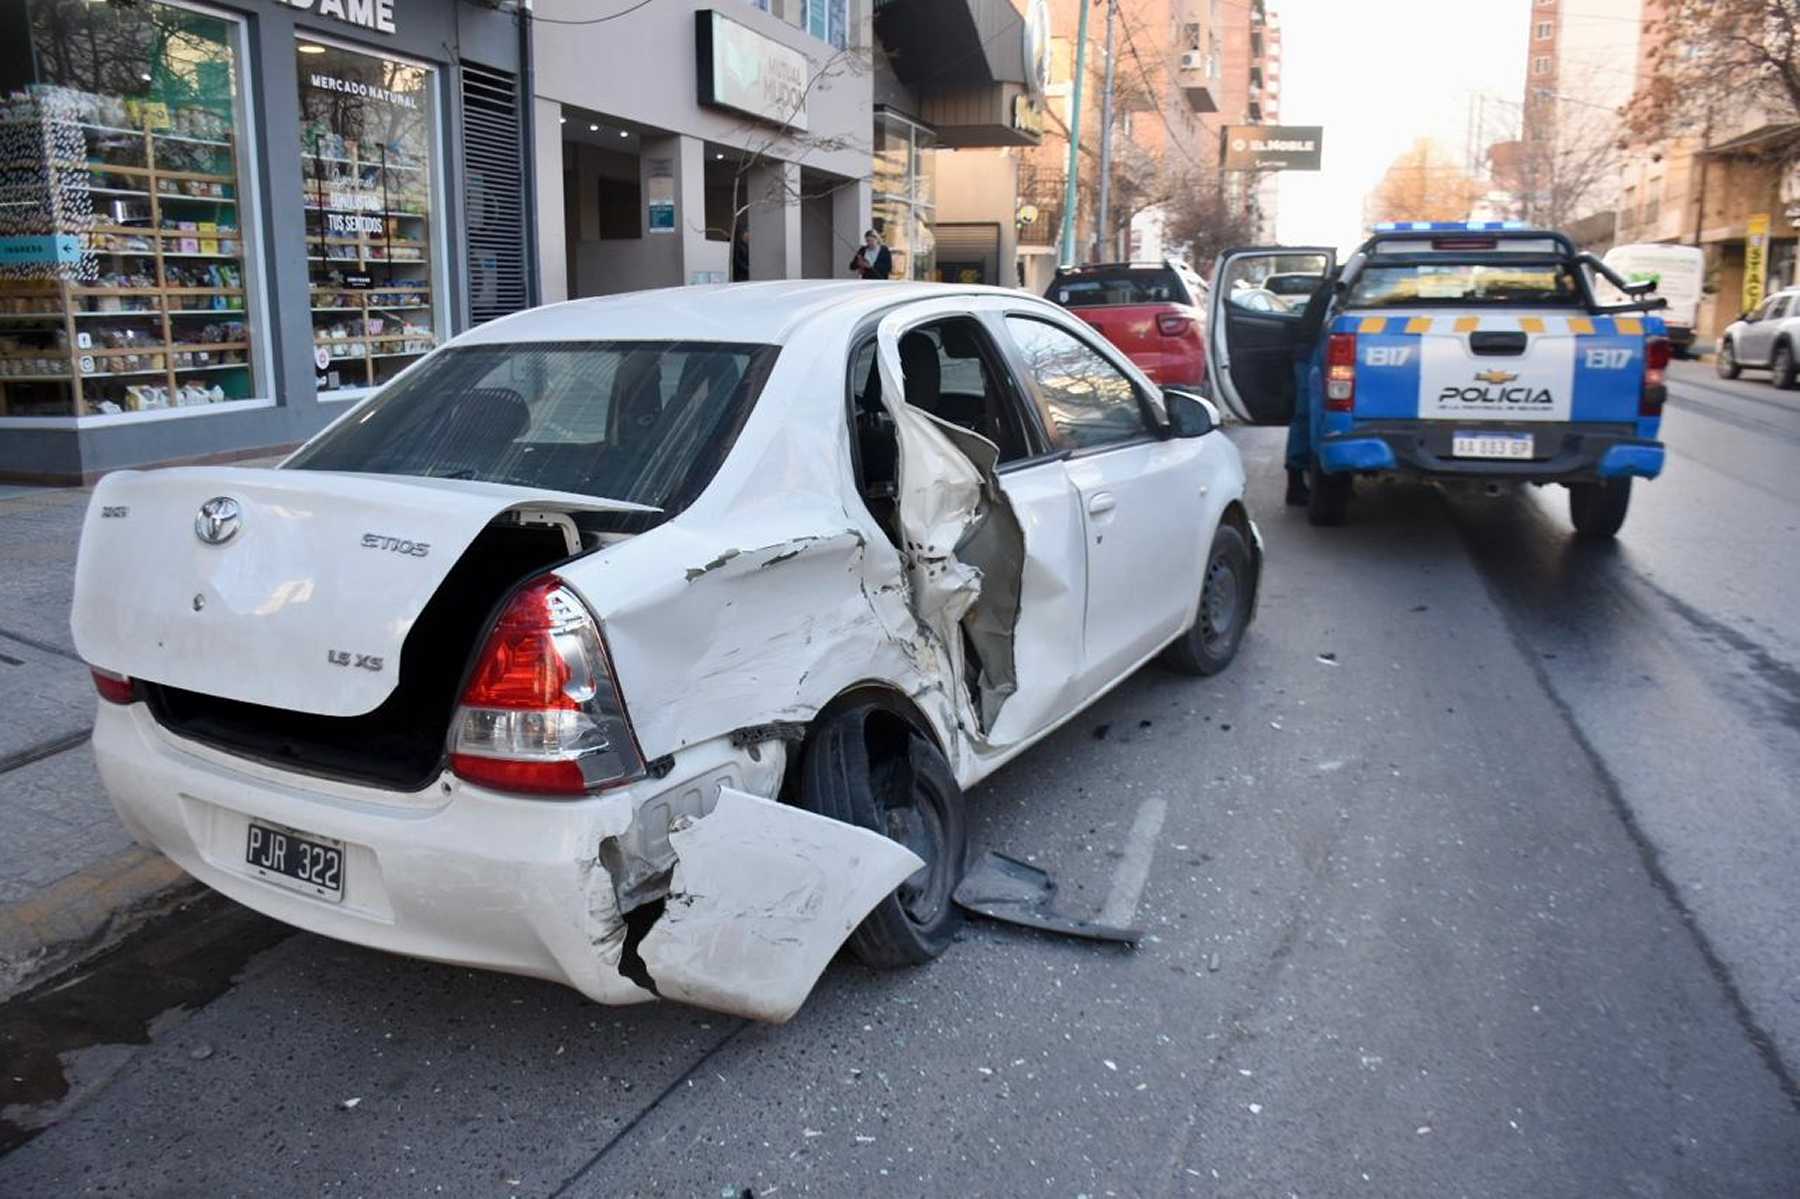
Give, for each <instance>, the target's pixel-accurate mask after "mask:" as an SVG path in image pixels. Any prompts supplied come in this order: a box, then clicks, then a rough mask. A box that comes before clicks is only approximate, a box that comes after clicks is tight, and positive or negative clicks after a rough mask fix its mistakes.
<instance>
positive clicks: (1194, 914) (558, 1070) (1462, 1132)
mask: <svg viewBox="0 0 1800 1199" xmlns="http://www.w3.org/2000/svg"><path fill="white" fill-rule="evenodd" d="M1677 376H1678V382H1677V383H1676V385H1675V388H1674V392H1675V398H1674V399H1673V401H1672V402H1671V405H1670V411H1669V416H1668V421H1667V425H1666V437H1667V440H1668V442H1669V444H1670V446H1671V450H1672V456H1671V461H1670V465H1669V469H1668V471H1667V474H1666V475H1665V477H1664V478H1663V479H1661V480H1659V481H1658V482H1656V483H1654V484H1651V485H1648V486H1641V487H1640V488H1639V490H1638V494H1637V496H1636V497H1635V499H1634V505H1635V508H1634V511H1633V513H1632V515H1631V518H1630V519H1629V520H1628V521H1627V524H1626V527H1625V531H1624V533H1623V535H1622V537H1621V540H1620V541H1619V543H1618V544H1617V545H1616V546H1612V547H1598V548H1596V547H1587V546H1580V545H1577V544H1575V543H1574V542H1572V541H1571V539H1570V537H1569V535H1568V525H1567V520H1566V513H1565V511H1564V504H1563V497H1562V493H1561V492H1559V491H1546V492H1543V493H1534V494H1527V495H1523V496H1516V497H1509V498H1503V499H1497V500H1486V499H1480V498H1474V497H1469V498H1449V499H1446V498H1444V497H1442V496H1440V495H1438V494H1437V493H1435V492H1431V491H1427V490H1423V489H1417V488H1403V487H1394V488H1382V489H1379V490H1375V491H1371V492H1370V493H1368V494H1366V495H1359V499H1358V501H1357V504H1356V507H1355V511H1354V516H1353V523H1352V524H1351V525H1350V526H1349V527H1347V528H1344V529H1338V530H1317V529H1313V528H1310V527H1309V526H1308V525H1307V524H1306V523H1305V521H1304V519H1303V518H1302V517H1300V516H1299V515H1298V514H1295V513H1290V512H1287V511H1284V510H1283V509H1282V508H1281V507H1280V491H1279V487H1280V477H1279V469H1278V468H1279V460H1278V455H1279V451H1280V437H1279V434H1278V433H1272V432H1268V431H1249V432H1244V433H1240V434H1236V436H1237V437H1238V439H1239V441H1240V444H1242V445H1243V446H1244V448H1245V452H1246V456H1247V457H1248V459H1249V460H1250V462H1251V464H1252V471H1253V488H1254V495H1253V500H1254V502H1255V505H1256V510H1257V514H1258V517H1259V519H1260V521H1261V524H1262V528H1263V531H1264V533H1265V536H1266V538H1267V541H1268V547H1269V574H1268V582H1267V590H1266V593H1265V597H1264V602H1263V608H1262V612H1261V614H1260V616H1259V620H1258V624H1257V625H1256V627H1255V629H1254V630H1253V632H1252V634H1251V636H1250V637H1249V639H1248V640H1247V641H1246V643H1245V645H1244V649H1243V651H1242V656H1241V657H1240V659H1239V661H1238V662H1237V663H1236V664H1235V665H1234V667H1233V668H1232V669H1231V670H1230V671H1229V672H1227V673H1226V674H1225V675H1223V676H1221V677H1218V678H1215V679H1212V680H1207V681H1201V682H1196V681H1192V680H1189V679H1186V678H1181V677H1178V676H1175V675H1172V674H1169V673H1167V672H1165V671H1162V670H1160V669H1156V668H1151V669H1147V670H1145V671H1143V672H1142V673H1141V674H1140V675H1139V676H1137V677H1136V678H1133V679H1131V680H1129V681H1128V682H1127V683H1125V684H1124V685H1123V686H1121V687H1120V688H1119V689H1118V690H1117V691H1116V692H1115V693H1114V694H1113V695H1112V696H1110V697H1108V698H1107V699H1106V700H1104V701H1102V702H1101V703H1100V704H1099V705H1098V706H1097V707H1096V708H1095V709H1094V710H1092V711H1091V712H1090V713H1089V714H1087V715H1085V716H1083V717H1082V718H1081V719H1080V720H1079V721H1078V722H1077V723H1076V724H1075V725H1073V726H1072V727H1070V728H1068V729H1066V730H1064V731H1063V732H1062V733H1060V734H1059V735H1058V736H1056V737H1055V738H1053V739H1052V740H1050V741H1049V742H1047V743H1046V744H1044V745H1043V746H1041V747H1039V748H1038V749H1036V750H1034V751H1033V752H1032V753H1030V754H1028V755H1026V756H1025V757H1024V758H1022V759H1021V760H1020V761H1019V762H1017V763H1016V764H1014V765H1013V766H1011V767H1009V768H1008V769H1007V770H1006V771H1004V772H1003V773H1002V774H1001V775H1000V776H999V777H998V778H997V779H995V780H994V781H992V782H991V783H990V784H988V785H987V786H985V787H983V788H982V789H980V790H979V791H978V792H977V793H976V794H975V796H974V799H975V800H976V808H975V810H976V814H977V820H976V825H975V833H974V836H975V842H976V848H977V849H987V848H996V849H1001V850H1005V851H1007V852H1010V853H1013V854H1015V855H1019V856H1027V855H1029V856H1031V857H1032V858H1034V859H1035V861H1036V862H1037V863H1038V864H1040V865H1043V866H1044V867H1046V868H1047V869H1049V870H1051V871H1052V872H1053V873H1054V874H1055V875H1056V877H1057V878H1058V879H1059V880H1060V883H1061V886H1062V896H1063V900H1064V903H1065V906H1066V907H1068V908H1069V909H1070V910H1072V911H1074V912H1076V913H1077V914H1083V915H1092V914H1094V913H1097V912H1099V911H1100V910H1101V909H1102V908H1103V907H1104V906H1106V905H1107V903H1108V900H1109V898H1111V900H1112V907H1113V909H1114V910H1116V908H1117V906H1118V903H1119V902H1120V901H1119V899H1118V897H1117V895H1116V894H1115V892H1116V888H1117V880H1118V878H1119V876H1120V874H1121V872H1123V873H1125V874H1127V875H1129V874H1130V872H1131V870H1132V869H1133V866H1134V864H1135V863H1139V862H1141V861H1142V860H1143V858H1142V855H1141V854H1139V853H1137V852H1136V851H1135V849H1136V847H1138V846H1144V845H1147V846H1148V847H1149V849H1150V851H1151V852H1150V854H1149V857H1148V865H1149V869H1148V877H1147V885H1146V886H1145V888H1144V890H1143V895H1142V899H1141V902H1140V904H1139V906H1138V908H1137V911H1136V915H1137V919H1138V920H1139V921H1141V922H1143V923H1145V924H1147V925H1148V927H1149V928H1150V929H1151V930H1152V936H1151V937H1150V939H1149V940H1147V941H1146V942H1145V943H1144V944H1143V946H1142V947H1141V948H1139V949H1137V950H1136V951H1131V950H1124V949H1119V948H1115V947H1110V946H1104V945H1094V944H1089V943H1082V942H1072V941H1067V940H1060V939H1056V938H1052V937H1047V936H1040V935H1036V934H1031V933H1027V932H1025V931H1023V930H1017V929H1013V928H1008V927H1005V926H997V925H991V924H974V923H972V924H970V925H969V926H968V928H967V930H966V933H965V934H964V936H963V937H962V939H961V940H960V942H959V943H958V944H956V945H954V946H953V947H952V948H951V950H950V951H949V952H948V953H947V954H946V955H945V956H944V957H943V958H942V959H940V960H939V961H937V962H936V963H934V964H932V965H931V966H929V967H926V968H923V969H919V970H914V971H910V972H905V973H899V974H875V973H870V972H868V971H864V970H862V969H860V968H857V967H855V966H851V965H848V964H843V963H840V964H838V965H837V966H835V967H834V968H833V969H832V970H831V971H830V972H829V973H828V974H827V976H826V978H825V979H824V981H823V982H822V984H821V986H820V987H819V989H818V990H817V991H816V992H815V994H814V996H813V997H812V999H811V1000H810V1001H809V1003H808V1004H807V1006H806V1007H805V1008H804V1009H803V1010H802V1011H801V1013H800V1015H799V1016H798V1017H796V1018H795V1020H794V1021H793V1022H792V1023H790V1024H788V1025H787V1026H785V1027H780V1028H770V1027H763V1026H752V1025H746V1024H744V1023H743V1022H740V1021H737V1020H732V1019H727V1018H723V1017H718V1016H711V1015H707V1014H705V1013H699V1012H694V1011H689V1010H685V1009H682V1008H678V1007H674V1006H667V1005H658V1006H646V1007H639V1008H632V1009H604V1008H598V1007H595V1006H592V1005H590V1004H587V1003H586V1002H584V1001H583V1000H581V999H580V998H579V997H577V996H576V995H574V994H573V993H572V992H568V991H565V990H562V989H560V988H558V987H555V986H552V985H549V984H544V983H539V982H533V981H528V980H521V979H512V978H503V977H498V976H491V975H484V974H479V973H474V972H470V971H463V970H455V969H448V968H444V967H438V966H432V965H428V964H423V963H417V962H411V961H404V960H399V959H394V958H389V957H384V956H382V955H379V954H375V953H370V952H365V951H362V950H358V949H355V948H351V947H348V946H343V945H337V944H333V943H331V942H328V941H324V940H321V939H319V938H316V937H313V936H310V935H305V934H293V935H285V934H284V933H283V931H282V930H280V929H279V928H276V927H274V926H271V925H269V924H267V922H264V921H262V920H260V919H259V918H255V917H250V916H246V915H243V914H241V913H240V911H238V910H236V909H232V908H229V907H227V906H226V905H222V904H220V905H209V906H203V907H201V908H200V909H197V910H196V911H195V912H194V913H192V914H190V915H189V916H188V917H187V918H186V919H185V920H183V921H179V922H176V923H175V924H172V925H170V926H169V927H168V928H166V929H165V930H163V932H162V934H161V935H160V936H158V937H154V938H151V939H148V940H147V941H145V942H143V943H140V944H139V945H138V946H137V947H136V948H135V950H134V951H133V953H132V954H129V955H127V956H126V957H124V958H121V959H120V960H119V961H117V962H115V963H113V964H112V965H111V966H110V967H108V968H107V969H106V970H103V971H102V972H101V973H100V974H97V975H95V976H93V977H91V978H89V979H88V980H85V981H82V982H78V983H76V984H75V985H74V986H72V987H70V988H69V989H68V990H66V991H64V992H62V993H59V994H55V995H48V996H43V997H40V998H39V999H37V1000H36V1001H35V1002H34V1003H33V1004H31V1005H25V1006H21V1005H15V1006H14V1008H13V1009H11V1010H10V1011H5V1010H0V1045H5V1046H8V1047H9V1052H11V1053H12V1054H13V1055H14V1056H15V1059H16V1060H22V1061H23V1062H24V1065H23V1066H18V1067H16V1068H17V1069H19V1070H22V1071H23V1072H22V1073H16V1074H15V1073H14V1071H11V1070H8V1071H0V1104H4V1103H8V1102H10V1103H12V1104H13V1106H11V1107H7V1108H5V1109H4V1111H3V1112H0V1116H3V1117H4V1119H5V1121H8V1122H10V1123H11V1125H12V1127H13V1129H14V1134H15V1137H16V1136H17V1135H19V1131H18V1130H20V1129H22V1128H23V1127H24V1126H26V1125H31V1124H40V1123H43V1122H45V1121H49V1122H50V1123H49V1126H48V1127H46V1128H44V1129H43V1130H42V1131H41V1132H40V1133H39V1134H38V1135H37V1136H36V1137H35V1138H34V1139H31V1140H29V1141H28V1142H26V1143H24V1144H23V1145H21V1146H20V1147H18V1148H16V1149H14V1150H13V1151H12V1152H11V1153H10V1154H8V1155H7V1156H5V1157H3V1158H0V1194H5V1195H8V1196H28V1195H57V1196H61V1195H69V1194H77V1193H87V1192H89V1191H100V1190H102V1189H104V1190H106V1191H108V1192H111V1193H124V1194H130V1195H136V1196H155V1195H196V1194H206V1195H212V1194H272V1195H294V1194H319V1193H327V1192H329V1193H332V1194H345V1195H358V1194H362V1195H383V1196H385V1195H410V1194H436V1193H442V1194H479V1195H552V1194H567V1195H584V1196H586V1195H592V1196H599V1195H701V1196H706V1195H717V1196H736V1195H742V1194H744V1193H745V1192H746V1191H749V1192H752V1193H753V1194H754V1195H756V1196H770V1195H805V1194H811V1195H844V1194H850V1193H858V1194H865V1195H870V1196H885V1195H944V1194H959V1195H963V1194H966V1195H977V1194H979V1195H1008V1194H1024V1193H1031V1194H1038V1193H1043V1194H1062V1195H1070V1196H1073V1195H1092V1196H1099V1195H1113V1194H1116V1195H1189V1194H1192V1195H1215V1194H1216V1195H1255V1196H1264V1195H1277V1196H1280V1195H1289V1194H1293V1195H1301V1196H1306V1195H1370V1196H1395V1195H1434V1196H1436V1195H1472V1196H1473V1195H1481V1196H1488V1195H1492V1196H1521V1195H1531V1196H1563V1195H1567V1196H1594V1195H1607V1196H1613V1195H1628V1196H1683V1197H1686V1196H1705V1195H1731V1196H1756V1195H1771V1196H1773V1195H1793V1194H1795V1193H1796V1192H1800V1108H1797V1104H1800V1090H1797V1089H1796V1086H1795V1082H1794V1072H1795V1070H1796V1068H1797V1066H1800V952H1797V950H1800V945H1797V944H1796V939H1797V938H1800V932H1796V931H1795V928H1794V925H1795V923H1796V922H1795V921H1794V920H1793V918H1792V914H1793V913H1794V912H1795V911H1797V910H1800V904H1797V901H1800V882H1797V881H1796V880H1795V873H1796V872H1795V870H1794V863H1795V862H1796V861H1800V857H1797V856H1796V849H1797V848H1800V803H1796V800H1800V787H1797V784H1796V782H1795V779H1796V777H1800V621H1797V620H1796V619H1794V618H1793V617H1791V616H1789V615H1788V610H1787V605H1788V602H1789V597H1790V596H1792V595H1793V594H1795V593H1796V590H1797V588H1796V586H1795V585H1796V584H1797V583H1800V557H1797V556H1796V554H1795V553H1794V550H1793V546H1794V544H1795V536H1796V526H1797V525H1800V394H1788V393H1778V392H1775V391H1773V390H1772V389H1770V388H1769V387H1768V385H1767V384H1766V383H1764V382H1762V381H1760V380H1756V381H1746V382H1742V383H1737V384H1721V383H1719V382H1718V381H1717V380H1715V379H1713V378H1712V376H1711V375H1710V373H1707V372H1705V371H1704V370H1702V369H1700V368H1692V367H1682V368H1678V371H1677ZM1134 830H1136V831H1135V832H1134ZM1128 882H1129V879H1128V880H1127V883H1128ZM1123 890H1124V894H1125V898H1126V900H1127V901H1128V900H1129V891H1130V887H1129V885H1126V886H1125V887H1124V889H1123ZM9 1036H10V1038H11V1039H10V1040H8V1039H6V1038H8V1037H9ZM25 1045H30V1046H34V1047H35V1048H34V1049H33V1050H32V1051H30V1052H26V1051H25V1050H24V1049H22V1048H21V1046H25ZM6 1076H11V1077H12V1078H13V1079H14V1080H15V1081H12V1082H8V1081H7V1077H6ZM9 1086H10V1087H11V1088H12V1091H11V1093H10V1095H9V1093H8V1091H7V1090H6V1088H8V1087H9ZM60 1089H66V1091H67V1094H66V1095H64V1096H63V1098H62V1100H61V1102H60V1103H57V1104H45V1103H43V1102H42V1101H43V1100H45V1099H46V1098H47V1097H49V1096H51V1095H53V1094H54V1093H56V1092H58V1091H59V1090H60ZM350 1100H355V1101H356V1102H355V1103H354V1104H351V1103H349V1102H348V1101H350ZM4 1127H5V1125H3V1124H0V1129H4Z"/></svg>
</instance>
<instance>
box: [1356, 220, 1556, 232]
mask: <svg viewBox="0 0 1800 1199" xmlns="http://www.w3.org/2000/svg"><path fill="white" fill-rule="evenodd" d="M1370 228H1371V231H1372V232H1375V233H1493V232H1495V231H1497V230H1501V229H1529V228H1531V226H1530V225H1528V224H1526V223H1525V222H1524V221H1381V222H1379V223H1377V224H1375V225H1373V226H1371V227H1370Z"/></svg>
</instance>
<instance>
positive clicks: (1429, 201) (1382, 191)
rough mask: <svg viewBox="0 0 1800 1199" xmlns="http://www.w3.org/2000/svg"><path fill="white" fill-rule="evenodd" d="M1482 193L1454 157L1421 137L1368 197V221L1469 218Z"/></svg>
mask: <svg viewBox="0 0 1800 1199" xmlns="http://www.w3.org/2000/svg"><path fill="white" fill-rule="evenodd" d="M1480 192H1481V188H1480V186H1479V185H1478V184H1477V183H1476V182H1475V180H1474V179H1472V178H1470V176H1469V174H1468V172H1466V171H1464V170H1463V168H1462V166H1461V164H1460V163H1458V162H1457V160H1456V158H1455V156H1454V155H1452V154H1451V153H1450V152H1449V151H1448V150H1446V149H1444V148H1443V147H1442V146H1440V145H1438V144H1437V143H1436V142H1434V141H1432V140H1431V139H1430V138H1423V137H1422V138H1420V139H1419V140H1418V141H1416V142H1414V143H1413V144H1412V146H1411V147H1410V148H1409V149H1407V150H1406V151H1405V152H1404V153H1403V154H1401V155H1400V156H1399V157H1398V158H1396V159H1394V161H1393V162H1391V163H1389V164H1388V169H1387V172H1386V173H1385V174H1383V175H1382V177H1381V180H1380V182H1378V183H1377V184H1376V185H1375V190H1374V191H1373V192H1372V193H1370V195H1369V203H1368V219H1369V221H1370V223H1371V224H1373V223H1374V222H1377V221H1460V220H1464V219H1466V218H1467V217H1468V215H1469V209H1470V208H1471V207H1472V206H1473V205H1474V203H1475V198H1476V197H1477V196H1478V195H1480Z"/></svg>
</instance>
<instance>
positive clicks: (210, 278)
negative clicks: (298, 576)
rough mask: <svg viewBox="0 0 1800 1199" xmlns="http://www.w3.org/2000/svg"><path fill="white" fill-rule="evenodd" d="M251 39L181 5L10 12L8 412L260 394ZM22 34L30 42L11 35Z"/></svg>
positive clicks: (0, 239) (2, 141) (5, 34)
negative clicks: (250, 165)
mask: <svg viewBox="0 0 1800 1199" xmlns="http://www.w3.org/2000/svg"><path fill="white" fill-rule="evenodd" d="M239 33H240V27H239V25H238V23H237V22H236V21H234V20H230V19H228V18H225V17H220V16H215V15H212V14H210V13H206V12H201V11H198V10H195V9H191V8H188V7H186V6H183V5H176V4H169V3H155V2H145V3H140V4H133V5H129V6H127V5H116V4H93V3H88V2H87V0H31V3H29V4H28V5H27V4H13V5H5V6H0V43H4V42H9V41H10V42H11V43H12V44H13V45H15V46H21V47H22V46H23V45H25V44H26V41H25V39H27V38H28V39H29V46H30V53H29V54H6V55H3V56H0V72H3V71H7V70H8V69H9V68H10V69H11V70H12V71H13V72H14V73H13V74H11V75H10V77H0V95H4V96H5V101H4V103H3V104H0V416H65V417H66V416H74V415H80V416H109V415H116V414H122V413H127V412H146V411H152V410H157V409H170V408H187V407H194V406H202V405H208V404H220V403H224V402H226V401H230V400H242V399H247V398H250V397H252V396H253V395H254V394H255V391H256V386H255V384H256V379H257V377H258V376H257V374H256V371H255V354H256V353H257V352H258V351H259V350H260V349H261V347H260V346H258V345H257V344H256V338H255V336H254V333H253V329H254V324H253V321H252V316H253V315H255V313H254V297H255V288H254V286H253V280H252V279H250V278H249V277H247V276H248V274H249V273H250V268H251V267H252V266H253V265H254V258H253V257H252V256H251V255H250V254H248V253H247V252H246V248H245V238H246V235H247V234H248V233H250V232H251V230H250V228H249V224H248V223H249V222H251V221H253V220H254V218H255V214H254V212H252V211H251V206H250V204H249V203H248V201H247V198H246V197H244V195H243V194H242V192H241V191H240V187H239V181H240V180H241V179H245V178H247V177H248V169H247V162H246V160H245V152H244V142H245V132H246V129H245V120H244V115H243V100H242V97H243V89H244V79H243V69H242V65H241V63H240V61H239V52H238V37H239ZM14 39H17V40H14Z"/></svg>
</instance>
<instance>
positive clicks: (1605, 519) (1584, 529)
mask: <svg viewBox="0 0 1800 1199" xmlns="http://www.w3.org/2000/svg"><path fill="white" fill-rule="evenodd" d="M1630 506H1631V479H1630V478H1629V477H1626V478H1623V479H1607V480H1605V481H1604V482H1600V483H1571V484H1569V520H1570V522H1571V523H1573V524H1574V526H1575V532H1576V534H1577V535H1578V536H1581V537H1592V538H1595V539H1597V540H1599V539H1604V538H1607V537H1611V536H1613V535H1614V534H1616V533H1617V532H1618V531H1619V526H1620V525H1623V524H1624V523H1625V510H1626V509H1627V508H1629V507H1630Z"/></svg>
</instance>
